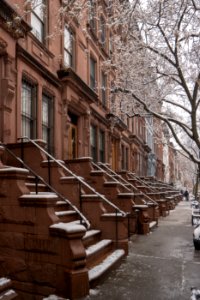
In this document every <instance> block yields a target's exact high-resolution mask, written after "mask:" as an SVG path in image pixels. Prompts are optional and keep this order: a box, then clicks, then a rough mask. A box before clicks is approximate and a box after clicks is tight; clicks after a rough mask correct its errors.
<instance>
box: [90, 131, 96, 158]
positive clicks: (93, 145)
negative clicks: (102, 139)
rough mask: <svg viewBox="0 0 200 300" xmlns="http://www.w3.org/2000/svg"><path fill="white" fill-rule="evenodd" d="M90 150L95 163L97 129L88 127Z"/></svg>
mask: <svg viewBox="0 0 200 300" xmlns="http://www.w3.org/2000/svg"><path fill="white" fill-rule="evenodd" d="M90 149H91V156H92V158H93V160H94V162H96V161H97V127H96V126H91V127H90Z"/></svg>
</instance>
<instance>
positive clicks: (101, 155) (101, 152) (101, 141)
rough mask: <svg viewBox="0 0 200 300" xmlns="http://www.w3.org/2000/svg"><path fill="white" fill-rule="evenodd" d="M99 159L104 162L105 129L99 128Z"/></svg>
mask: <svg viewBox="0 0 200 300" xmlns="http://www.w3.org/2000/svg"><path fill="white" fill-rule="evenodd" d="M99 161H100V162H103V163H104V162H105V131H104V130H102V129H100V130H99Z"/></svg>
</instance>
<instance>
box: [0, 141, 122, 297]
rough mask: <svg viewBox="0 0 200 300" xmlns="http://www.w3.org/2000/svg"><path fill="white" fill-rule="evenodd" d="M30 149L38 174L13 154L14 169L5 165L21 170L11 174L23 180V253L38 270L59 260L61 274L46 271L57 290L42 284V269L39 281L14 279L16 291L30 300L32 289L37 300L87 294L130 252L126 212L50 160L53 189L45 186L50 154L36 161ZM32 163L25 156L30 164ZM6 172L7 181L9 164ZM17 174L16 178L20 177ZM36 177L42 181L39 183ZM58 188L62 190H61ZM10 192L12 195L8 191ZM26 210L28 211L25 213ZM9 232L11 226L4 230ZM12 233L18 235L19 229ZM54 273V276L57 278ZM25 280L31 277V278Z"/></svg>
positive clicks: (20, 194)
mask: <svg viewBox="0 0 200 300" xmlns="http://www.w3.org/2000/svg"><path fill="white" fill-rule="evenodd" d="M29 146H30V145H29ZM11 148H12V150H14V152H16V154H19V149H18V145H15V146H14V145H13V146H12V147H11ZM30 148H31V147H28V151H27V153H28V157H30V161H28V162H29V163H30V164H29V165H31V168H34V171H36V170H37V171H38V173H37V174H38V177H35V176H31V175H30V173H29V174H28V171H27V170H25V169H20V168H19V163H16V162H15V163H14V160H13V159H12V158H11V157H9V158H8V157H7V162H8V163H9V164H11V163H12V165H15V167H10V168H9V167H6V172H8V170H9V169H10V170H11V173H12V171H13V172H14V173H16V176H14V177H13V176H12V178H10V179H11V180H12V182H15V184H17V182H18V181H20V184H17V187H18V188H19V187H20V192H19V191H18V192H16V193H15V194H16V196H15V199H14V200H13V201H15V205H16V206H19V207H17V210H16V213H17V215H18V217H17V219H18V220H17V223H20V222H21V223H23V224H24V225H25V227H26V228H25V229H24V228H22V231H23V233H22V235H23V239H24V244H25V245H26V247H27V249H23V250H22V252H24V253H27V251H28V252H29V253H30V255H28V256H26V258H27V257H30V260H29V259H28V258H27V261H26V262H24V264H25V265H29V264H31V265H32V264H33V265H35V268H37V266H38V264H39V265H40V267H39V266H38V268H40V269H41V267H42V266H43V264H44V261H45V262H46V264H50V265H51V268H55V265H57V264H58V261H59V260H60V262H59V265H60V266H59V268H58V270H57V272H59V274H57V272H55V273H54V275H51V276H50V273H49V272H48V275H46V279H45V281H46V282H47V285H50V286H53V287H52V288H46V289H45V284H44V287H43V288H41V284H42V282H43V279H41V277H42V278H44V277H45V274H44V272H45V270H41V271H40V272H41V274H42V275H41V274H39V273H38V274H37V272H35V273H34V275H35V279H34V280H35V281H36V283H33V282H27V283H26V284H24V283H23V284H21V283H20V282H19V281H18V279H16V278H14V282H15V286H16V289H17V290H20V291H22V292H21V296H22V295H23V297H24V298H23V297H22V299H26V297H27V293H35V299H42V298H40V297H41V296H40V295H44V296H48V295H50V294H58V295H59V296H63V297H70V299H73V298H78V297H82V296H85V295H87V294H88V292H89V287H91V286H92V287H93V286H95V285H96V284H97V283H98V282H100V281H101V280H102V279H103V278H104V277H105V276H106V274H107V273H108V271H109V270H110V269H112V268H113V267H115V266H116V265H117V264H118V263H120V261H121V260H122V258H123V257H124V256H125V255H126V254H127V253H128V232H127V218H126V215H125V214H124V215H123V214H122V213H121V212H122V211H120V210H119V209H118V210H117V211H115V210H114V211H113V210H110V211H109V212H108V211H107V210H106V208H105V207H104V203H103V201H102V198H101V195H100V194H98V193H97V194H93V193H90V194H89V193H88V190H86V188H85V190H84V187H83V185H82V186H81V187H80V182H79V180H78V178H77V177H76V178H72V176H71V175H70V174H66V172H63V171H61V170H60V169H62V168H61V167H60V166H56V165H55V162H50V164H51V166H52V170H51V172H52V173H51V184H52V187H53V190H52V191H49V184H48V185H45V184H44V182H43V181H41V180H40V179H41V178H42V179H43V178H45V180H47V179H48V178H47V173H48V172H47V171H48V170H47V162H46V161H45V157H43V161H41V156H42V155H41V153H40V151H39V155H38V156H36V155H35V154H36V153H34V161H33V160H31V157H33V156H31V155H30ZM25 160H26V155H25ZM37 160H40V161H39V162H38V161H37ZM28 162H27V160H26V163H28ZM48 164H49V162H48ZM1 171H2V173H1V174H2V176H1V177H2V180H5V178H6V176H7V175H6V174H4V176H3V171H4V168H2V169H1ZM22 174H23V176H22ZM42 175H43V176H42ZM3 178H4V179H3ZM14 178H16V180H15V181H14ZM35 178H36V179H37V180H36V182H37V184H35ZM8 184H9V183H8ZM55 189H58V194H57V193H56V192H55ZM60 195H62V196H63V197H64V198H65V197H68V196H71V199H72V200H73V204H72V205H69V202H68V201H65V200H66V199H67V198H65V199H63V197H60ZM7 196H8V197H9V193H8V195H7ZM13 196H14V195H12V197H13ZM77 198H78V199H77ZM18 203H19V205H18ZM106 206H109V202H107V203H106ZM77 207H78V209H77ZM75 208H76V209H75ZM79 209H81V211H82V215H84V217H85V219H86V220H89V222H90V224H91V227H90V228H88V229H87V228H86V225H87V224H86V223H85V220H83V221H82V222H80V214H79V213H78V211H79ZM23 211H24V212H26V213H25V215H24V212H23ZM20 216H21V217H22V218H21V219H20ZM12 217H13V216H12ZM1 225H2V226H1ZM22 227H24V226H22ZM1 228H2V229H3V228H4V226H3V224H0V231H1ZM5 230H7V229H6V228H5ZM12 230H14V229H12ZM14 232H15V230H14ZM12 234H13V235H15V233H12ZM55 243H56V244H55ZM63 243H64V244H65V247H64V248H63V246H62V247H61V245H62V244H63ZM64 244H63V245H64ZM42 245H43V246H42ZM64 249H65V250H64ZM67 249H68V250H67ZM63 251H64V252H63ZM31 253H32V254H31ZM37 253H38V254H37ZM53 256H54V258H53ZM42 257H44V258H42ZM45 257H46V258H45ZM41 259H42V261H41ZM36 261H37V262H36ZM27 268H28V269H29V271H27V273H28V272H31V273H32V270H31V268H32V267H31V268H29V267H27ZM44 269H45V267H44ZM11 271H13V270H11ZM51 273H52V272H51ZM53 277H55V278H54V279H53ZM57 277H58V278H59V281H60V282H58V280H57ZM26 280H27V281H28V280H29V279H28V278H26ZM56 282H57V283H56ZM38 284H39V286H40V287H38ZM77 285H78V289H77ZM28 286H29V287H30V288H29V287H28ZM25 295H26V296H25Z"/></svg>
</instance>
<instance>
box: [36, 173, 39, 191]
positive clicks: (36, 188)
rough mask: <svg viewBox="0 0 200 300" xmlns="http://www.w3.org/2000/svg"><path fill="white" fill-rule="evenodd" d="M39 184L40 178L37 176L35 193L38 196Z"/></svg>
mask: <svg viewBox="0 0 200 300" xmlns="http://www.w3.org/2000/svg"><path fill="white" fill-rule="evenodd" d="M38 182H39V178H38V176H35V193H36V194H38Z"/></svg>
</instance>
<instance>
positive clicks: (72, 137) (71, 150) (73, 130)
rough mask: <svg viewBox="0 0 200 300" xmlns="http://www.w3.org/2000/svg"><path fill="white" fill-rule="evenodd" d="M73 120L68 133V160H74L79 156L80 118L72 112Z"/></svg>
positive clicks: (71, 117)
mask: <svg viewBox="0 0 200 300" xmlns="http://www.w3.org/2000/svg"><path fill="white" fill-rule="evenodd" d="M68 114H69V118H70V120H71V122H70V126H69V131H68V155H67V159H74V158H77V156H78V142H77V141H78V117H77V116H76V115H74V114H71V113H70V112H69V113H68Z"/></svg>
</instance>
